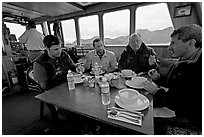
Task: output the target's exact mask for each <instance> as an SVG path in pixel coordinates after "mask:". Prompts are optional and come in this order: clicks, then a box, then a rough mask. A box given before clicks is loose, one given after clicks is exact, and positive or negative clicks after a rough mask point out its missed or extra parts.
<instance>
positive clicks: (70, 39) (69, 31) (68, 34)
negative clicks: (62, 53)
mask: <svg viewBox="0 0 204 137" xmlns="http://www.w3.org/2000/svg"><path fill="white" fill-rule="evenodd" d="M62 28H63V29H62V31H63V35H64V43H65V47H67V48H69V47H73V46H74V45H77V41H76V30H75V23H74V19H70V20H65V21H62Z"/></svg>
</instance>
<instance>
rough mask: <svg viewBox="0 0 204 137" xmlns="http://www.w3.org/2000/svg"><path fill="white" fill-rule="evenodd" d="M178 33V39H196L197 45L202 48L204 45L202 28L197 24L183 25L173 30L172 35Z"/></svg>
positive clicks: (184, 40)
mask: <svg viewBox="0 0 204 137" xmlns="http://www.w3.org/2000/svg"><path fill="white" fill-rule="evenodd" d="M175 35H178V40H182V41H183V42H186V41H188V40H191V39H194V40H195V41H196V44H195V47H196V48H201V46H202V28H201V27H200V26H199V25H196V24H190V25H185V26H182V27H180V28H178V29H176V30H174V31H173V33H172V34H171V37H173V36H175Z"/></svg>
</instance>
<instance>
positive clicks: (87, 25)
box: [79, 15, 99, 47]
mask: <svg viewBox="0 0 204 137" xmlns="http://www.w3.org/2000/svg"><path fill="white" fill-rule="evenodd" d="M79 29H80V35H81V45H82V46H88V47H91V46H92V43H93V40H94V39H95V38H96V37H99V21H98V16H97V15H92V16H87V17H82V18H79Z"/></svg>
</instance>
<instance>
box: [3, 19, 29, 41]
mask: <svg viewBox="0 0 204 137" xmlns="http://www.w3.org/2000/svg"><path fill="white" fill-rule="evenodd" d="M5 24H6V27H7V28H9V30H10V34H15V35H16V39H17V40H18V38H19V37H20V36H21V35H22V34H23V33H24V32H25V30H26V26H22V25H20V24H16V23H9V22H5Z"/></svg>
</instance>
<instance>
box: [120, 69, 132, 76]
mask: <svg viewBox="0 0 204 137" xmlns="http://www.w3.org/2000/svg"><path fill="white" fill-rule="evenodd" d="M121 73H122V75H123V76H124V77H127V76H132V74H133V71H132V70H130V69H123V70H121Z"/></svg>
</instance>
